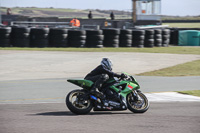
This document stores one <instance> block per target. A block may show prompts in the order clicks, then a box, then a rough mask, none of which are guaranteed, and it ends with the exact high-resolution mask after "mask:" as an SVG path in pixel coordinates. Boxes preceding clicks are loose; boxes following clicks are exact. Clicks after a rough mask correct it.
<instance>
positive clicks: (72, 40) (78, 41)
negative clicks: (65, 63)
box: [68, 30, 86, 47]
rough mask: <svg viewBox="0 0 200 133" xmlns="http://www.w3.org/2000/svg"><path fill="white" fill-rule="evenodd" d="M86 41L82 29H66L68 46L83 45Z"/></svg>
mask: <svg viewBox="0 0 200 133" xmlns="http://www.w3.org/2000/svg"><path fill="white" fill-rule="evenodd" d="M85 42H86V31H84V30H69V31H68V46H69V47H84V46H85Z"/></svg>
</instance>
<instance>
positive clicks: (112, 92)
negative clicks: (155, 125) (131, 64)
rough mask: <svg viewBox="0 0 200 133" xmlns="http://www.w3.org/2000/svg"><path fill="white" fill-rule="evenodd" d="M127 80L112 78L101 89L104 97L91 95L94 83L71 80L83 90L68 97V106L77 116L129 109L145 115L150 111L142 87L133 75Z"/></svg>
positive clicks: (70, 80)
mask: <svg viewBox="0 0 200 133" xmlns="http://www.w3.org/2000/svg"><path fill="white" fill-rule="evenodd" d="M126 75H127V76H126V78H123V79H122V78H110V79H109V80H108V81H107V82H106V83H104V84H103V86H102V87H101V91H102V92H103V94H104V97H103V98H102V97H98V96H95V95H92V94H91V93H90V89H91V88H92V87H93V84H94V83H93V82H92V81H90V80H84V79H69V80H67V81H68V82H71V83H73V84H75V85H78V86H79V87H82V88H83V89H80V90H73V91H71V92H70V93H69V94H68V95H67V97H66V105H67V107H68V108H69V110H70V111H71V112H73V113H75V114H87V113H89V112H90V111H91V110H92V109H93V110H94V111H122V110H127V109H129V110H130V111H132V112H134V113H144V112H146V111H147V110H148V109H149V102H148V99H147V97H146V96H145V95H144V94H143V93H142V92H141V91H140V90H139V89H140V85H139V84H138V82H137V81H136V80H135V78H134V77H133V76H131V75H128V74H126Z"/></svg>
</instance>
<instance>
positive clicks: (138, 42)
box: [132, 30, 145, 48]
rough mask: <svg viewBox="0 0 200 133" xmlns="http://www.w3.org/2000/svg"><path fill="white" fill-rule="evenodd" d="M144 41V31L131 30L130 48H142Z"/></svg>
mask: <svg viewBox="0 0 200 133" xmlns="http://www.w3.org/2000/svg"><path fill="white" fill-rule="evenodd" d="M144 41H145V30H133V31H132V46H133V47H139V48H143V47H144Z"/></svg>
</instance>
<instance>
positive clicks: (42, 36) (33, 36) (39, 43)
mask: <svg viewBox="0 0 200 133" xmlns="http://www.w3.org/2000/svg"><path fill="white" fill-rule="evenodd" d="M48 35H49V28H32V29H31V32H30V47H39V48H44V47H48V44H49V40H48Z"/></svg>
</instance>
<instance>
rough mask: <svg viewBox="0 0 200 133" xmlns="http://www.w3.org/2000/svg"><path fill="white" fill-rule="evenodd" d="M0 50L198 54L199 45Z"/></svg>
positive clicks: (9, 48) (199, 53)
mask: <svg viewBox="0 0 200 133" xmlns="http://www.w3.org/2000/svg"><path fill="white" fill-rule="evenodd" d="M0 50H29V51H68V52H143V53H170V54H198V55H200V47H179V46H173V47H154V48H17V47H8V48H0Z"/></svg>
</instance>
